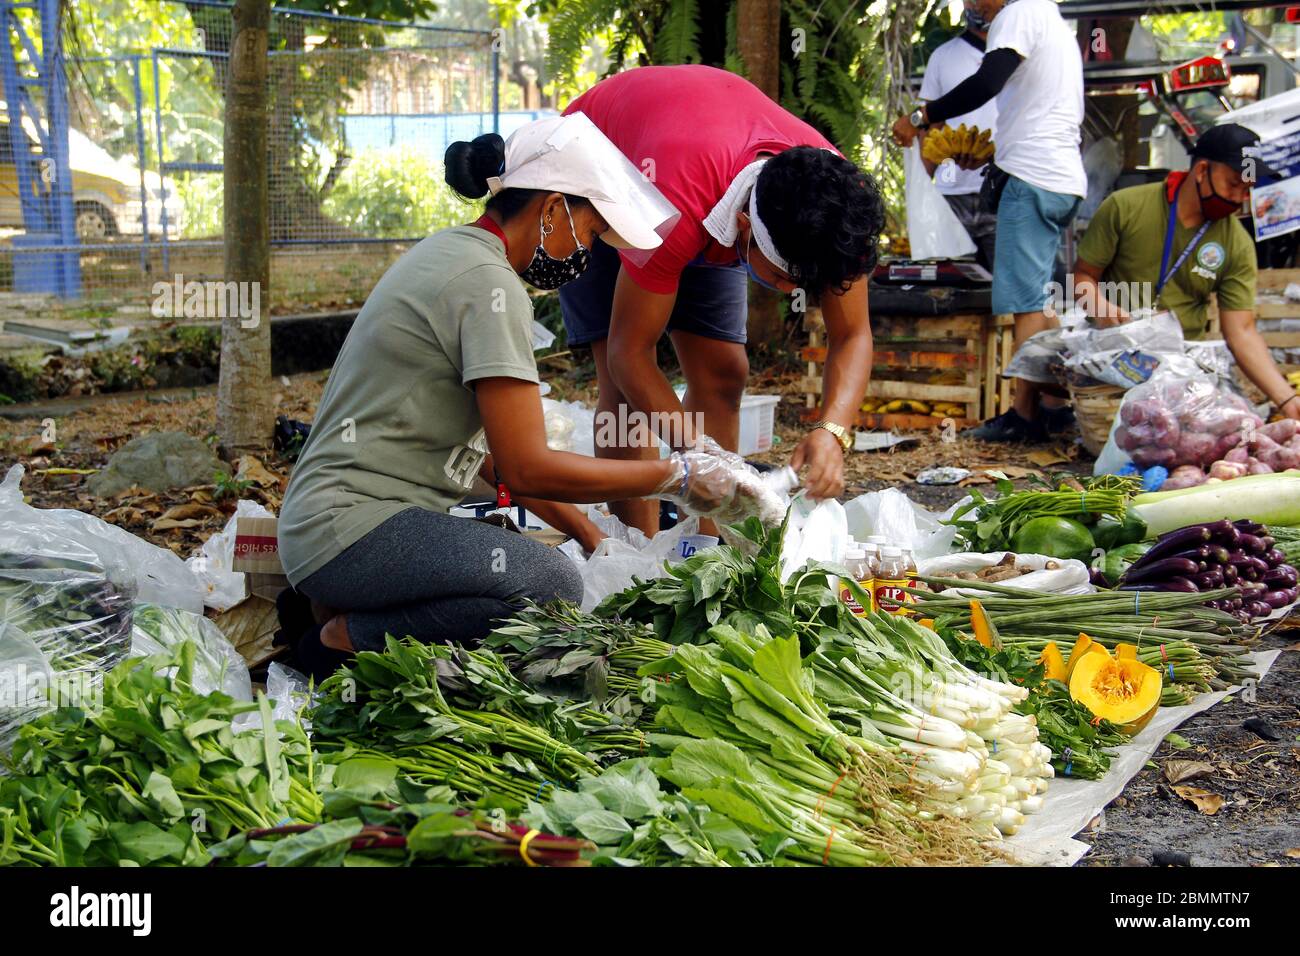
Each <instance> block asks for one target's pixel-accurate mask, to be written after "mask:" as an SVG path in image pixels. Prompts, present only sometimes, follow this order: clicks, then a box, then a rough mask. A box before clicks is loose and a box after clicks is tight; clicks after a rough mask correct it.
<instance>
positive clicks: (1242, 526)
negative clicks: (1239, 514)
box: [1232, 518, 1267, 534]
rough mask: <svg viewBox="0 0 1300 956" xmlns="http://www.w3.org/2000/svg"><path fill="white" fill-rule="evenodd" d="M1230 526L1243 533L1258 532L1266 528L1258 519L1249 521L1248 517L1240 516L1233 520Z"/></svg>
mask: <svg viewBox="0 0 1300 956" xmlns="http://www.w3.org/2000/svg"><path fill="white" fill-rule="evenodd" d="M1232 526H1233V527H1234V528H1236V529H1237V530H1238V531H1240V532H1242V533H1243V534H1260V533H1261V532H1263V531H1266V530H1267V529H1266V528H1265V527H1264V526H1263V525H1262V524H1260V523H1259V522H1258V521H1251V520H1250V519H1249V518H1242V519H1240V520H1239V521H1234V522H1233V523H1232Z"/></svg>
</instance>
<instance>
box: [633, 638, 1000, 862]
mask: <svg viewBox="0 0 1300 956" xmlns="http://www.w3.org/2000/svg"><path fill="white" fill-rule="evenodd" d="M709 636H710V638H712V640H713V641H715V642H716V643H715V644H713V645H706V646H694V645H682V646H679V647H678V648H677V649H676V652H675V653H674V654H673V655H672V656H671V657H669V658H666V659H665V660H663V661H661V662H658V663H657V664H653V665H649V666H648V667H645V668H642V673H643V674H648V673H666V674H670V675H671V676H672V678H673V679H672V680H671V681H670V682H669V683H668V684H665V685H664V686H663V687H662V688H660V690H659V700H660V702H661V706H660V707H659V710H658V714H657V723H658V726H660V727H661V728H663V729H664V730H665V731H668V733H664V734H654V735H652V736H651V740H652V742H654V743H655V744H656V746H658V747H661V748H663V749H666V750H668V751H670V755H669V758H668V762H667V763H666V764H664V765H663V766H662V767H661V768H660V772H661V775H662V776H664V777H665V778H666V779H668V780H670V781H672V782H673V783H675V784H677V785H678V786H679V787H681V788H682V793H683V795H684V796H686V797H687V798H689V799H691V800H695V801H698V802H701V803H705V804H708V805H709V806H710V807H712V808H713V809H714V810H716V811H717V812H719V813H722V814H725V815H726V816H728V817H730V818H731V819H732V821H733V822H735V823H737V824H738V825H739V826H741V827H742V828H744V829H745V830H747V831H749V832H750V833H751V834H753V835H756V836H757V837H758V838H759V839H760V840H761V841H762V846H763V848H764V851H765V852H766V853H769V854H770V855H774V856H775V855H776V854H777V852H778V848H779V852H780V853H781V854H782V856H783V858H784V859H786V860H788V861H793V862H803V863H821V864H823V865H826V864H835V865H848V866H854V865H856V866H862V865H874V864H887V863H899V862H932V863H939V862H950V863H953V862H961V861H965V862H970V861H972V860H977V859H984V858H986V857H987V851H986V850H985V849H984V848H983V847H982V845H981V844H980V842H979V839H978V837H977V836H976V834H975V831H974V830H972V829H971V828H969V827H968V826H966V825H965V824H964V823H962V822H961V821H959V820H956V819H954V818H951V817H946V816H936V815H933V814H930V813H925V812H922V811H921V809H920V806H921V804H922V803H923V802H924V801H925V799H926V796H927V789H928V788H927V787H926V786H924V785H920V784H914V783H913V782H912V779H911V774H910V772H909V767H908V766H907V764H906V763H905V762H903V761H901V760H899V759H898V758H897V756H895V754H894V753H893V752H892V751H891V750H890V749H889V748H887V747H885V746H882V745H881V744H880V743H879V742H878V741H877V740H876V739H870V738H869V737H862V736H852V735H850V734H848V733H845V731H844V730H843V729H841V727H840V726H839V725H838V724H837V723H836V722H835V721H834V720H833V719H832V718H831V716H830V713H829V711H828V709H827V707H826V706H825V705H824V704H822V703H821V702H820V701H819V700H818V699H817V696H816V686H817V678H816V675H815V674H814V672H813V671H812V669H811V668H808V667H805V665H804V662H803V661H802V660H801V658H800V650H799V640H798V638H796V637H793V636H791V637H786V638H780V637H775V638H773V637H770V636H769V635H766V634H745V633H742V632H739V631H737V630H736V629H734V628H732V627H728V626H726V625H723V626H719V627H715V628H713V629H712V630H711V631H710V633H709ZM692 738H694V739H695V740H696V741H697V742H695V743H692V744H691V745H690V746H688V747H687V749H686V750H684V751H681V752H680V753H679V750H680V748H681V747H683V746H685V745H686V744H687V742H688V741H690V740H691V739H692Z"/></svg>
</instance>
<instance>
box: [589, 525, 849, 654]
mask: <svg viewBox="0 0 1300 956" xmlns="http://www.w3.org/2000/svg"><path fill="white" fill-rule="evenodd" d="M731 530H732V531H733V532H735V533H736V534H737V535H738V537H739V538H740V539H741V541H742V543H745V542H747V543H748V544H747V547H748V550H750V551H752V552H753V554H752V555H750V554H747V553H745V552H744V551H742V550H740V548H736V547H721V548H709V549H707V550H704V551H699V552H697V553H696V554H694V555H692V556H691V557H689V558H687V559H686V560H685V561H681V562H678V563H676V564H672V565H669V566H668V569H667V570H668V574H667V576H666V577H663V578H656V579H654V580H651V581H638V582H637V583H636V584H634V585H633V586H632V587H630V588H628V589H627V590H625V591H621V592H619V593H618V594H613V595H610V596H609V597H608V598H606V599H605V600H604V601H602V602H601V603H600V604H599V605H598V606H597V607H596V609H595V612H594V613H595V614H596V616H597V617H608V618H613V619H616V620H623V621H632V622H635V623H648V624H650V625H652V626H653V628H654V631H655V635H656V636H657V637H658V638H659V639H660V640H662V641H666V642H667V643H669V644H690V643H699V642H702V641H705V640H707V639H708V638H707V637H706V634H707V632H708V630H709V628H711V627H713V626H714V625H715V624H718V623H720V622H723V621H726V622H728V623H731V624H733V625H735V626H737V627H748V628H749V629H751V630H752V629H753V628H754V627H756V626H757V625H758V624H763V625H764V626H766V627H767V628H768V629H769V630H770V631H771V632H772V633H774V634H799V635H800V636H802V637H803V638H805V640H806V644H807V645H808V646H811V645H812V644H814V643H815V642H816V639H817V635H818V634H819V632H820V631H821V630H822V629H823V628H825V627H833V626H836V625H837V623H838V622H839V621H840V619H841V615H842V614H845V613H847V611H846V610H845V608H844V605H843V604H842V602H840V601H839V600H837V597H836V594H835V591H834V589H833V588H830V587H828V577H829V576H831V575H833V574H834V573H835V569H833V568H830V567H826V566H821V565H817V564H810V565H808V566H807V567H806V568H804V569H803V570H802V571H801V573H800V574H798V575H797V576H796V577H794V578H793V579H791V581H789V582H787V583H786V584H782V583H781V543H782V541H783V539H784V535H785V525H784V524H782V525H781V527H779V528H774V529H768V528H765V527H763V525H762V523H761V522H760V521H759V520H758V519H757V518H749V519H748V520H746V521H745V522H744V524H739V525H733V526H732V528H731Z"/></svg>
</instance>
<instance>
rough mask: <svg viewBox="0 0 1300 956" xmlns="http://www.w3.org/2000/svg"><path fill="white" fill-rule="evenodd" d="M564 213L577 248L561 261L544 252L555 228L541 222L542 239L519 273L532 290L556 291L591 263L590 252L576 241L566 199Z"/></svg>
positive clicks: (571, 214)
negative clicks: (547, 239) (548, 237)
mask: <svg viewBox="0 0 1300 956" xmlns="http://www.w3.org/2000/svg"><path fill="white" fill-rule="evenodd" d="M564 212H565V215H567V216H568V217H569V232H570V233H572V234H573V241H574V242H575V243H576V244H577V246H578V248H576V249H574V250H573V252H571V253H569V254H568V255H567V256H565V257H564V258H563V259H557V258H555V256H553V255H551V254H550V253H549V252H547V251H546V246H545V242H546V237H547V236H549V235H550V234H551V233H552V232H554V231H555V227H554V226H552V225H550V224H549V223H547V222H542V224H541V233H542V238H541V241H540V242H538V243H537V248H536V250H534V251H533V259H532V261H531V262H530V263H528V266H527V268H525V269H524V271H523V272H521V273H519V278H521V279H523V280H524V281H525V282H527V283H528V284H529V285H531V286H533V287H534V288H537V289H543V290H550V289H558V288H559V287H560V286H562V285H564V284H565V283H566V282H572V281H573V280H574V279H576V278H578V276H580V275H582V273H583V271H584V270H585V269H586V268H587V263H589V262H590V261H591V250H590V249H588V248H587V247H586V246H584V245H583V244H582V243H581V242H579V241H578V234H577V232H575V231H574V228H573V212H572V211H571V210H570V209H569V201H568V200H567V199H565V200H564Z"/></svg>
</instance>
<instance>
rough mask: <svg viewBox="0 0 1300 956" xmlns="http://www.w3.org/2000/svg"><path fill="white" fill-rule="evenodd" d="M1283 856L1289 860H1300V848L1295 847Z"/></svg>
mask: <svg viewBox="0 0 1300 956" xmlns="http://www.w3.org/2000/svg"><path fill="white" fill-rule="evenodd" d="M1282 855H1283V856H1285V857H1286V858H1287V859H1288V860H1300V846H1293V847H1291V848H1290V849H1289V850H1287V851H1286V852H1285V853H1283V854H1282Z"/></svg>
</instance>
